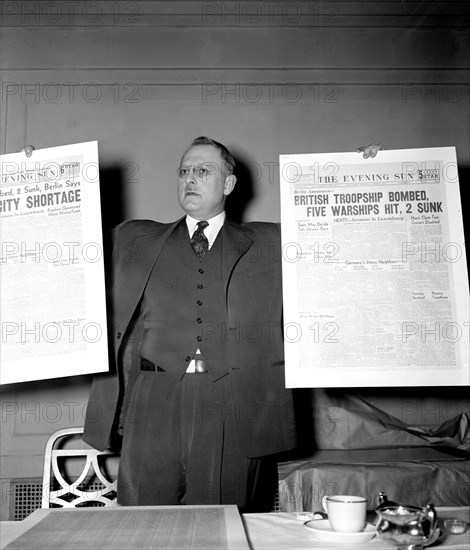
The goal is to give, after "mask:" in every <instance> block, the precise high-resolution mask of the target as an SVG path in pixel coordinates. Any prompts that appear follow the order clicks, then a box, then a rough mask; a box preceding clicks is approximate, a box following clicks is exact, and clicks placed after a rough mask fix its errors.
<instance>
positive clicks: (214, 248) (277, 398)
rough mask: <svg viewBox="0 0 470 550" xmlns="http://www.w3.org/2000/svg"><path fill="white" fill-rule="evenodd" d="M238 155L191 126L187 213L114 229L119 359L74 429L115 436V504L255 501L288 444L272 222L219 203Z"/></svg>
mask: <svg viewBox="0 0 470 550" xmlns="http://www.w3.org/2000/svg"><path fill="white" fill-rule="evenodd" d="M371 147H374V146H369V147H368V148H366V150H365V152H364V156H366V155H367V156H369V155H370V156H375V153H376V150H371ZM234 167H235V162H234V159H233V157H232V155H231V154H230V153H229V151H228V150H227V149H226V148H225V147H224V146H223V145H222V144H220V143H218V142H216V141H214V140H212V139H209V138H206V137H201V138H197V139H196V140H194V141H193V143H192V144H191V146H190V148H189V149H188V150H187V151H186V153H185V154H184V155H183V158H182V159H181V164H180V167H179V170H178V200H179V203H180V205H181V207H182V209H183V210H184V212H185V213H186V216H185V217H184V218H181V219H180V220H177V221H176V222H174V223H168V224H162V223H157V222H153V221H130V222H125V223H123V224H121V225H120V226H119V227H118V228H117V229H116V233H115V245H114V251H113V255H114V259H113V264H114V273H113V281H112V296H111V306H110V308H111V311H110V314H111V317H112V321H113V327H112V329H111V330H112V335H111V340H112V341H113V342H114V358H115V365H116V369H115V372H114V373H111V374H106V375H99V376H97V377H95V380H94V382H93V387H92V391H91V395H90V402H89V407H88V411H87V418H86V423H85V433H84V440H85V441H86V442H87V443H89V444H90V445H92V446H94V447H96V448H98V449H104V448H105V447H106V446H107V445H108V441H109V439H110V437H111V434H112V433H113V432H117V433H119V434H121V435H122V436H123V441H122V452H121V460H120V467H119V474H118V502H119V503H120V504H123V505H150V504H166V505H170V504H238V505H239V507H240V508H241V509H242V510H260V509H262V507H263V505H262V504H260V502H261V500H260V499H259V497H260V496H263V495H264V496H266V495H267V494H269V491H268V492H266V489H265V488H264V487H263V481H265V480H266V479H267V478H269V477H270V476H271V480H270V487H271V488H273V487H275V484H276V478H275V469H274V468H272V465H273V462H272V461H271V460H270V457H271V456H272V455H274V454H276V453H280V452H283V451H287V450H289V449H291V448H293V447H294V446H295V426H294V414H293V405H292V395H291V392H290V391H289V390H286V389H285V388H284V361H283V338H282V332H283V328H282V286H281V242H280V230H279V226H278V225H277V224H273V223H258V222H252V223H246V224H242V225H238V224H236V223H234V222H233V221H231V220H230V219H228V218H227V217H226V216H225V212H224V207H225V201H226V198H227V196H228V195H230V193H231V192H232V191H233V189H234V187H235V183H236V176H235V175H234ZM199 222H201V223H199ZM267 474H269V475H267Z"/></svg>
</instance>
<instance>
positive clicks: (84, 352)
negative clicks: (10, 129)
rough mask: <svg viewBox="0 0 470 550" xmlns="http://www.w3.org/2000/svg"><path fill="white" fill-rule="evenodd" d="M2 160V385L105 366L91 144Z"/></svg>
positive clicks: (94, 154) (95, 148)
mask: <svg viewBox="0 0 470 550" xmlns="http://www.w3.org/2000/svg"><path fill="white" fill-rule="evenodd" d="M0 160H1V172H0V242H1V251H0V276H1V283H0V299H1V302H0V303H1V310H0V321H1V338H2V340H1V353H0V363H1V364H0V366H1V370H0V383H1V384H10V383H13V382H25V381H31V380H40V379H46V378H55V377H63V376H71V375H77V374H87V373H95V372H102V371H106V370H108V352H107V333H106V307H105V287H104V269H103V249H102V232H101V209H100V194H99V173H98V146H97V142H88V143H81V144H77V145H69V146H61V147H53V148H49V149H42V150H38V151H34V152H33V154H32V156H31V157H29V158H28V157H27V156H26V155H25V153H15V154H10V155H3V156H2V157H1V158H0Z"/></svg>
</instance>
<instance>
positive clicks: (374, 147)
mask: <svg viewBox="0 0 470 550" xmlns="http://www.w3.org/2000/svg"><path fill="white" fill-rule="evenodd" d="M383 148H384V146H383V145H382V144H381V143H371V144H370V145H367V146H366V147H358V148H357V149H356V153H362V156H363V157H364V158H365V159H368V158H369V157H370V158H371V159H373V158H374V157H375V156H376V155H377V153H378V152H379V151H381V150H382V149H383Z"/></svg>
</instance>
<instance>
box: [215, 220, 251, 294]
mask: <svg viewBox="0 0 470 550" xmlns="http://www.w3.org/2000/svg"><path fill="white" fill-rule="evenodd" d="M250 233H251V231H250V230H249V229H246V228H244V227H243V226H241V225H239V224H237V223H235V222H233V221H232V220H230V219H228V218H227V219H226V220H225V223H224V225H223V227H222V237H223V239H222V281H223V284H224V289H225V299H227V289H228V283H229V281H230V276H231V274H232V271H233V268H234V267H235V265H236V264H237V262H238V261H239V260H240V258H241V257H242V256H243V255H244V254H246V252H247V251H248V250H249V249H250V247H251V245H252V244H253V239H251V238H250V237H249V235H250Z"/></svg>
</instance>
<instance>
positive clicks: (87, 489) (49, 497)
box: [42, 427, 119, 508]
mask: <svg viewBox="0 0 470 550" xmlns="http://www.w3.org/2000/svg"><path fill="white" fill-rule="evenodd" d="M82 434H83V427H79V428H66V429H63V430H58V431H57V432H55V433H53V434H52V435H51V436H50V437H49V439H48V441H47V444H46V451H45V458H44V476H43V493H42V508H74V507H80V506H116V497H117V481H116V479H114V480H113V479H110V478H111V476H110V474H109V473H108V471H107V466H109V465H110V464H108V462H109V461H110V460H111V461H114V462H117V460H118V456H119V455H118V453H117V452H115V451H111V450H105V451H97V450H96V449H93V448H92V447H90V446H89V445H87V444H86V443H84V442H83V441H82V439H81V435H82ZM72 443H73V446H71V444H72ZM113 477H114V476H113ZM71 479H74V481H70V480H71Z"/></svg>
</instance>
